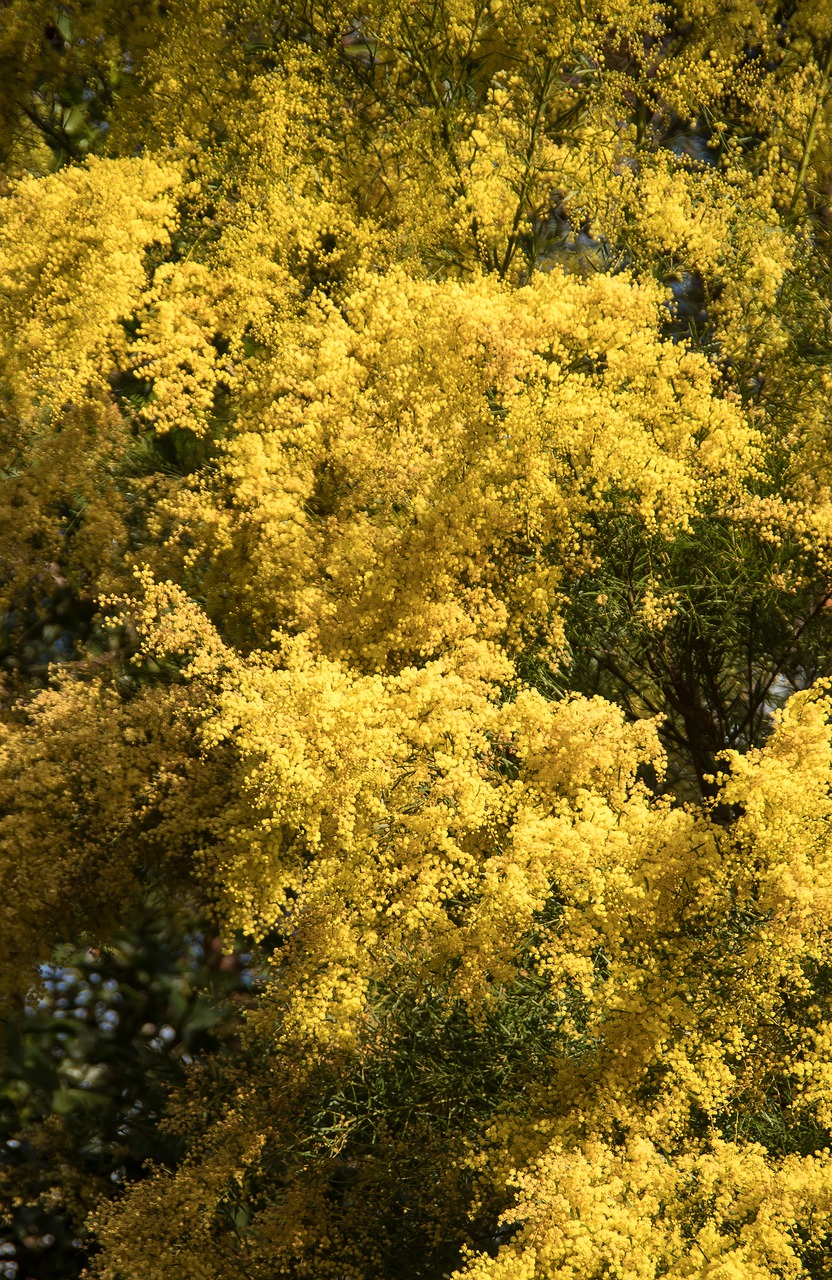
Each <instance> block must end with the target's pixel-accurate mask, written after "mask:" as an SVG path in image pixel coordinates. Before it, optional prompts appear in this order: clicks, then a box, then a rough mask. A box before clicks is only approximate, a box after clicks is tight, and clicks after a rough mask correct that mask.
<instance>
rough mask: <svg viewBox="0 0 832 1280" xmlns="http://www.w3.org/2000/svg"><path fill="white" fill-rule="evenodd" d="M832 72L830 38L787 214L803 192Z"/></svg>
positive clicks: (831, 39) (792, 209)
mask: <svg viewBox="0 0 832 1280" xmlns="http://www.w3.org/2000/svg"><path fill="white" fill-rule="evenodd" d="M830 70H832V38H830V40H829V45H828V47H827V50H826V61H825V63H824V64H823V78H822V79H821V84H820V92H819V93H818V96H817V99H816V101H815V107H814V110H813V111H812V118H811V120H810V121H809V132H808V133H807V134H806V145H805V146H804V148H803V155H802V157H801V160H800V168H799V169H798V171H797V180H796V181H795V184H794V191H793V192H792V198H791V203H790V204H789V213H794V208H795V205H796V204H797V198H798V196H799V195H800V193H801V191H802V190H803V183H804V182H805V181H806V172H807V170H808V168H809V161H810V160H811V158H812V152H813V151H814V149H815V134H816V132H817V127H818V120H819V119H820V113H821V111H822V110H823V107H824V104H825V102H826V89H827V86H828V84H829V72H830Z"/></svg>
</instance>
